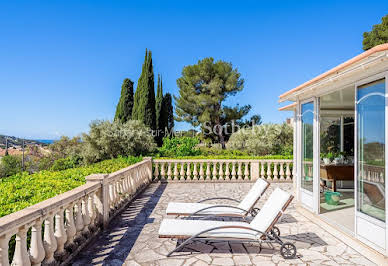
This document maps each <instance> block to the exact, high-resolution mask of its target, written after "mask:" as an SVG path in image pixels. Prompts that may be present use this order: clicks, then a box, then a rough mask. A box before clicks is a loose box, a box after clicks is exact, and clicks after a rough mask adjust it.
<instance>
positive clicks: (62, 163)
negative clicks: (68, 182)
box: [50, 157, 78, 171]
mask: <svg viewBox="0 0 388 266" xmlns="http://www.w3.org/2000/svg"><path fill="white" fill-rule="evenodd" d="M77 165H78V161H77V158H76V157H67V158H62V159H58V160H56V161H54V163H53V165H52V166H51V168H50V170H51V171H61V170H66V169H69V168H74V167H76V166H77Z"/></svg>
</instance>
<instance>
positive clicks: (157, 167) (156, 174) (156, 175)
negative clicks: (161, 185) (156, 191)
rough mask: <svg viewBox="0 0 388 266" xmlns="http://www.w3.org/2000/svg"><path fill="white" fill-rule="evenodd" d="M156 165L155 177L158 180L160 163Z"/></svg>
mask: <svg viewBox="0 0 388 266" xmlns="http://www.w3.org/2000/svg"><path fill="white" fill-rule="evenodd" d="M154 165H155V171H154V178H155V179H156V180H158V179H159V164H158V163H155V164H154Z"/></svg>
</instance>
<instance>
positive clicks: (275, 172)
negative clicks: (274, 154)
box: [273, 162, 279, 181]
mask: <svg viewBox="0 0 388 266" xmlns="http://www.w3.org/2000/svg"><path fill="white" fill-rule="evenodd" d="M273 180H274V181H279V172H278V163H277V162H274V163H273Z"/></svg>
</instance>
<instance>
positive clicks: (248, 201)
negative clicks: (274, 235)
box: [166, 179, 269, 216]
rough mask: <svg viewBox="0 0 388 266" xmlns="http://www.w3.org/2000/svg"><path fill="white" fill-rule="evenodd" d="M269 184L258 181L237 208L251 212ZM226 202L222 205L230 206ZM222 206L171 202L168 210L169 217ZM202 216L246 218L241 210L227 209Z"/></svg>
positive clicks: (208, 212)
mask: <svg viewBox="0 0 388 266" xmlns="http://www.w3.org/2000/svg"><path fill="white" fill-rule="evenodd" d="M268 185H269V183H268V182H267V181H265V180H264V179H258V180H257V181H256V182H255V184H254V185H253V186H252V188H251V189H250V190H249V192H248V194H247V195H246V196H245V198H244V199H243V200H242V201H241V202H240V204H239V205H238V206H237V207H239V208H241V209H244V210H247V211H248V210H250V209H251V208H252V207H253V206H254V205H255V203H256V202H257V200H258V199H259V198H260V197H261V195H263V193H264V191H265V190H266V188H267V187H268ZM228 204H230V202H226V203H224V204H222V205H228ZM214 205H220V204H205V203H185V202H170V203H169V204H168V206H167V209H166V214H167V215H190V214H192V213H195V212H196V211H199V210H201V209H203V208H206V207H210V206H214ZM201 215H219V216H222V215H224V216H245V213H244V212H243V211H241V210H238V209H234V208H227V207H220V208H212V209H208V210H205V211H203V212H201Z"/></svg>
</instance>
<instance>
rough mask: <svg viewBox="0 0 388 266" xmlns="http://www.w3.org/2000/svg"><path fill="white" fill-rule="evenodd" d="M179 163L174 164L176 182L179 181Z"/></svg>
mask: <svg viewBox="0 0 388 266" xmlns="http://www.w3.org/2000/svg"><path fill="white" fill-rule="evenodd" d="M178 174H179V173H178V163H177V162H175V163H174V180H175V181H177V180H178Z"/></svg>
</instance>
